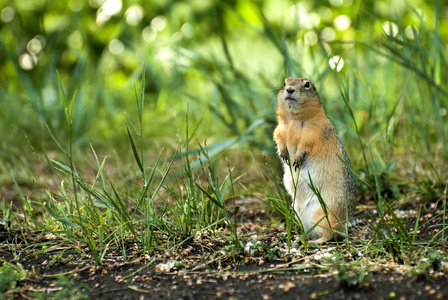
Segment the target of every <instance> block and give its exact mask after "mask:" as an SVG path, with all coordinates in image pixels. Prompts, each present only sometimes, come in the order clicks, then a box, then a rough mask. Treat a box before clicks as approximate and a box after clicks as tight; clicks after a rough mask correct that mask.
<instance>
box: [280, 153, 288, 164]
mask: <svg viewBox="0 0 448 300" xmlns="http://www.w3.org/2000/svg"><path fill="white" fill-rule="evenodd" d="M280 159H281V160H282V162H284V163H285V164H288V152H286V151H285V152H282V153H281V154H280Z"/></svg>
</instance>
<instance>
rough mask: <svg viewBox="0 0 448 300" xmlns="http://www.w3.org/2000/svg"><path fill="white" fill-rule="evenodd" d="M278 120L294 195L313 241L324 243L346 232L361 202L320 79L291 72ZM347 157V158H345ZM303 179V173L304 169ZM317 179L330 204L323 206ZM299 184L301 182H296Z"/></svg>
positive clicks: (280, 147) (287, 180)
mask: <svg viewBox="0 0 448 300" xmlns="http://www.w3.org/2000/svg"><path fill="white" fill-rule="evenodd" d="M277 99H278V109H277V121H278V125H277V127H276V128H275V131H274V140H275V142H276V143H277V149H278V154H279V155H280V158H281V160H282V162H283V167H284V177H283V181H284V184H285V187H286V189H287V191H288V193H289V194H290V195H291V197H292V199H293V201H294V210H295V211H296V213H297V215H298V216H299V218H300V220H301V222H302V225H303V228H304V230H305V231H307V230H308V229H310V228H311V227H313V225H314V224H316V223H317V222H319V220H320V223H319V224H318V225H317V226H316V227H315V228H314V229H313V231H311V233H310V235H309V237H310V238H312V239H316V240H314V241H312V243H316V244H321V243H324V242H327V241H330V240H332V239H338V238H339V237H340V236H339V235H337V234H335V233H333V231H332V230H329V229H327V228H331V229H334V230H337V231H341V230H343V226H342V225H343V224H344V222H345V220H346V219H347V218H349V217H350V216H351V215H352V211H353V207H354V205H355V202H356V189H355V183H354V179H353V174H352V172H351V171H350V169H349V168H348V167H347V165H350V161H349V159H348V157H347V154H346V153H345V150H344V148H343V147H342V144H341V142H340V141H339V138H338V137H337V135H336V130H335V128H334V126H333V124H332V123H331V121H330V120H329V119H328V117H327V116H326V114H325V111H324V108H323V107H322V104H321V102H320V99H319V94H318V93H317V90H316V87H315V86H314V83H312V82H311V81H310V80H308V79H306V78H293V77H290V78H287V79H286V80H285V86H284V87H283V88H282V89H281V90H280V91H279V92H278V96H277ZM342 160H343V161H344V162H345V163H344V162H343V161H342ZM299 174H300V176H299V178H298V179H297V175H299ZM309 178H311V181H312V185H313V186H314V187H315V188H317V190H319V191H320V194H321V196H322V199H323V201H324V202H325V204H326V211H327V217H325V209H323V208H322V206H321V204H320V202H319V200H318V198H317V196H316V195H315V193H313V191H312V189H311V182H310V180H309ZM295 185H296V187H295Z"/></svg>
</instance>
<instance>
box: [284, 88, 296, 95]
mask: <svg viewBox="0 0 448 300" xmlns="http://www.w3.org/2000/svg"><path fill="white" fill-rule="evenodd" d="M286 91H287V92H288V94H292V93H294V92H295V91H296V90H295V89H294V88H293V87H291V86H290V87H288V88H287V89H286Z"/></svg>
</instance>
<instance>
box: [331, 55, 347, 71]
mask: <svg viewBox="0 0 448 300" xmlns="http://www.w3.org/2000/svg"><path fill="white" fill-rule="evenodd" d="M328 64H329V65H330V68H331V69H332V70H335V69H336V71H337V72H339V71H341V70H342V68H343V67H344V59H343V58H342V57H340V56H339V55H335V56H333V57H332V58H330V60H329V61H328Z"/></svg>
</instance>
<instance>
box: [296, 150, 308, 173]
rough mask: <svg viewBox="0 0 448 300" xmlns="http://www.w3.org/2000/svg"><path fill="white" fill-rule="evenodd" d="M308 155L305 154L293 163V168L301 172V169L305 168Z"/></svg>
mask: <svg viewBox="0 0 448 300" xmlns="http://www.w3.org/2000/svg"><path fill="white" fill-rule="evenodd" d="M307 154H308V152H303V153H302V154H300V156H299V157H298V158H297V159H295V160H294V162H293V163H292V167H293V168H294V170H295V171H297V170H299V168H300V167H301V166H303V163H304V162H305V159H306V156H307Z"/></svg>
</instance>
